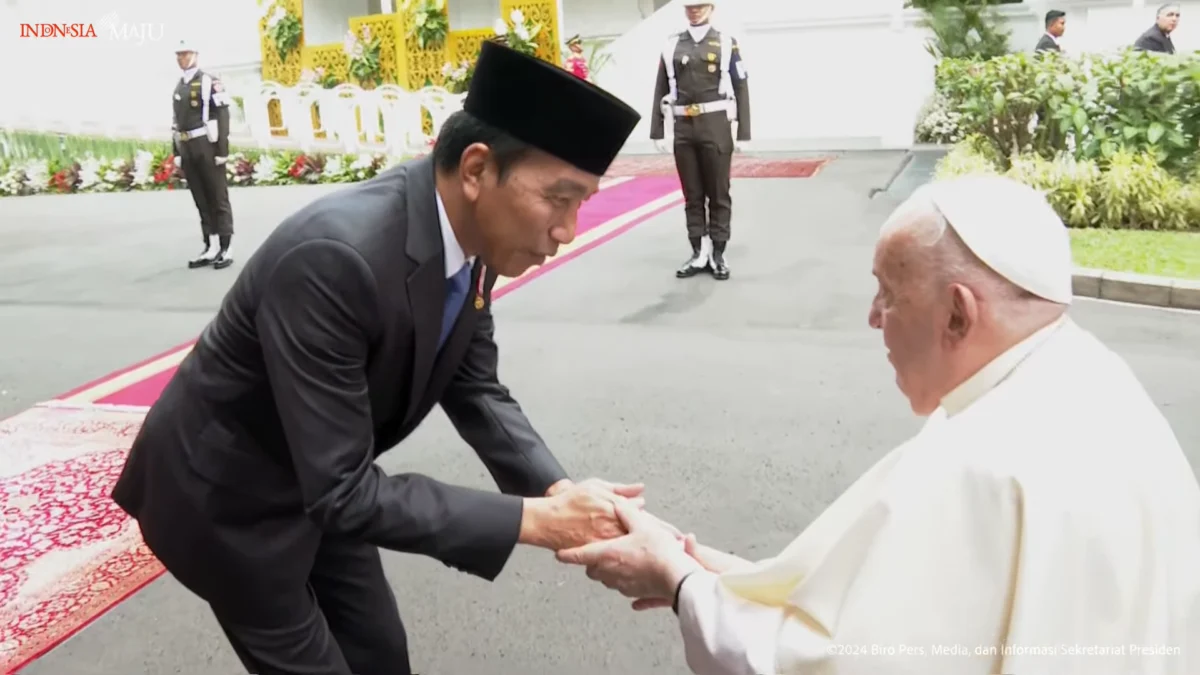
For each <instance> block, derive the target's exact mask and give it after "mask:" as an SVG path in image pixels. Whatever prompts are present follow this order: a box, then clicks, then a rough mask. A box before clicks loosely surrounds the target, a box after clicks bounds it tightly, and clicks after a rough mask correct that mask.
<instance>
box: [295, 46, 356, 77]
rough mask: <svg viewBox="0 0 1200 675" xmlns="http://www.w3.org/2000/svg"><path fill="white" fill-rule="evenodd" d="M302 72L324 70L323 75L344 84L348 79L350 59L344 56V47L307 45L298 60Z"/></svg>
mask: <svg viewBox="0 0 1200 675" xmlns="http://www.w3.org/2000/svg"><path fill="white" fill-rule="evenodd" d="M300 67H301V69H302V70H316V69H317V68H324V69H325V74H326V75H329V76H332V77H334V78H336V79H337V81H338V82H346V81H348V80H349V79H350V57H348V56H346V52H345V45H343V44H342V43H341V42H330V43H328V44H323V45H308V46H306V47H305V48H304V53H303V54H302V56H301V59H300Z"/></svg>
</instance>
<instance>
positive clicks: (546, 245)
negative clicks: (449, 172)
mask: <svg viewBox="0 0 1200 675" xmlns="http://www.w3.org/2000/svg"><path fill="white" fill-rule="evenodd" d="M460 178H461V179H462V184H463V194H464V196H465V197H466V199H467V201H468V202H469V203H470V204H471V208H472V220H473V221H474V222H475V224H476V230H475V232H474V236H475V239H476V241H475V244H476V246H477V248H478V251H477V252H478V254H479V256H480V257H481V258H482V259H483V262H484V264H487V265H489V266H491V267H492V269H494V270H495V271H496V272H497V273H498V274H501V275H503V276H507V277H518V276H520V275H521V274H522V273H524V272H525V271H526V270H528V269H529V268H531V267H534V266H537V265H541V264H542V263H544V262H545V261H546V259H547V258H552V257H554V255H555V254H556V253H557V252H558V247H559V246H562V245H564V244H569V243H571V242H572V241H574V239H575V225H576V221H577V219H578V217H579V207H580V206H582V205H583V202H584V201H586V200H587V199H588V198H589V197H591V196H592V195H593V194H595V193H596V191H597V190H598V189H599V186H600V178H599V177H598V176H595V175H592V174H590V173H587V172H586V171H583V170H581V169H578V168H576V167H574V166H572V165H570V164H567V163H566V162H564V161H562V160H560V159H558V158H556V157H552V156H551V155H548V154H546V153H544V152H539V151H533V152H531V153H530V154H529V155H528V156H526V157H524V158H522V159H521V160H520V161H518V162H516V163H515V164H513V165H512V166H510V167H509V170H508V173H507V174H506V175H505V176H504V177H503V178H501V177H500V175H499V172H498V171H497V168H496V165H495V163H494V162H493V161H492V160H491V156H490V150H488V147H487V146H486V145H483V144H482V143H477V144H475V145H472V146H471V147H469V148H467V150H466V152H464V153H463V159H462V164H461V166H460Z"/></svg>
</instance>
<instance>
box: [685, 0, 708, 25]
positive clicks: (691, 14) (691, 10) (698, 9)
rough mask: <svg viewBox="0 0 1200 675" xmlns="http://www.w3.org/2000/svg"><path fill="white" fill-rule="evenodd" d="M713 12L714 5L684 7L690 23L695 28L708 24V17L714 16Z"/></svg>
mask: <svg viewBox="0 0 1200 675" xmlns="http://www.w3.org/2000/svg"><path fill="white" fill-rule="evenodd" d="M712 10H713V6H712V5H684V11H686V12H687V18H688V22H689V23H691V24H692V25H693V26H699V25H701V24H705V23H708V17H709V16H710V15H711V14H712Z"/></svg>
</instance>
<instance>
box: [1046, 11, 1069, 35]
mask: <svg viewBox="0 0 1200 675" xmlns="http://www.w3.org/2000/svg"><path fill="white" fill-rule="evenodd" d="M1066 31H1067V17H1065V16H1060V17H1058V18H1057V19H1055V20H1054V21H1052V22H1051V23H1050V28H1048V29H1047V32H1049V33H1050V34H1051V35H1053V36H1054V37H1062V36H1063V33H1065V32H1066Z"/></svg>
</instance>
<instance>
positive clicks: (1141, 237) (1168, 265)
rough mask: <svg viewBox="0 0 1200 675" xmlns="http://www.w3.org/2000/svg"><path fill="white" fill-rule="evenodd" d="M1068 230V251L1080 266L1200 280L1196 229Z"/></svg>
mask: <svg viewBox="0 0 1200 675" xmlns="http://www.w3.org/2000/svg"><path fill="white" fill-rule="evenodd" d="M1070 232H1071V251H1072V253H1073V254H1074V258H1075V264H1076V265H1079V266H1080V267H1089V268H1092V269H1101V270H1116V271H1119V272H1136V273H1138V274H1153V275H1156V276H1164V277H1182V278H1185V279H1200V232H1153V231H1146V230H1092V229H1088V230H1076V229H1072V230H1071V231H1070Z"/></svg>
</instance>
